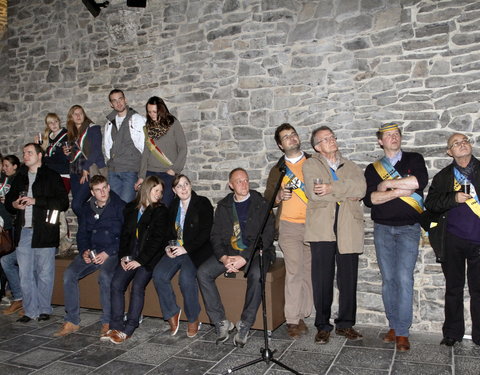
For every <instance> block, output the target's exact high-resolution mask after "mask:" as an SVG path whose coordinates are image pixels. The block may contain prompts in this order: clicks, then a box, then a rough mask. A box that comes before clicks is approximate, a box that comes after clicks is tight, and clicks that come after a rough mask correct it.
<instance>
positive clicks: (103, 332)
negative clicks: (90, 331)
mask: <svg viewBox="0 0 480 375" xmlns="http://www.w3.org/2000/svg"><path fill="white" fill-rule="evenodd" d="M109 330H110V324H108V323H102V327H101V328H100V337H103V336H104V335H106V334H107V332H108V331H109Z"/></svg>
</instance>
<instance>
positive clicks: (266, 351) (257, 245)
mask: <svg viewBox="0 0 480 375" xmlns="http://www.w3.org/2000/svg"><path fill="white" fill-rule="evenodd" d="M285 173H286V167H285V163H283V164H282V165H281V166H280V178H279V179H278V181H277V185H276V186H275V190H274V192H273V195H272V198H271V199H270V202H269V203H268V207H267V210H266V211H265V213H264V217H263V222H262V225H261V226H260V228H259V230H258V232H257V236H256V238H255V242H254V243H253V253H252V256H251V257H250V260H249V262H248V264H247V265H246V267H245V274H244V277H247V276H248V274H249V272H250V268H251V267H252V263H253V258H254V256H255V255H256V254H257V252H258V255H259V265H260V283H261V290H262V317H263V340H264V344H265V347H264V348H261V349H260V354H261V358H257V359H254V360H253V361H250V362H247V363H244V364H243V365H239V366H236V367H234V368H230V369H228V370H227V372H226V373H225V374H231V373H233V372H235V371H238V370H241V369H242V368H245V367H249V366H253V365H255V364H257V363H259V362H265V363H266V364H267V365H269V364H270V362H273V363H275V364H277V365H278V366H280V367H283V368H284V369H285V370H288V371H290V372H291V373H293V374H296V375H301V374H300V373H299V372H298V371H295V370H294V369H292V368H290V367H288V366H287V365H285V364H283V363H282V362H280V361H279V360H277V359H275V358H273V355H274V353H275V352H276V350H273V351H272V350H271V349H270V348H269V343H268V330H267V305H266V298H265V281H266V280H265V278H266V276H267V273H266V272H265V264H264V261H265V259H264V254H263V243H262V233H263V231H264V229H265V226H266V225H267V222H268V218H269V216H270V213H271V212H272V209H273V205H274V203H275V198H276V196H277V193H278V190H279V189H280V186H281V184H282V180H283V177H284V176H285Z"/></svg>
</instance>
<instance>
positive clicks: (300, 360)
mask: <svg viewBox="0 0 480 375" xmlns="http://www.w3.org/2000/svg"><path fill="white" fill-rule="evenodd" d="M334 359H335V356H333V355H329V354H323V353H315V354H312V353H309V352H303V351H292V350H289V351H287V352H286V353H285V354H284V355H282V356H281V357H280V358H278V360H279V361H280V362H282V363H283V364H284V365H286V366H288V367H290V368H292V369H294V370H295V371H298V372H300V373H302V374H307V373H308V374H325V373H326V372H327V370H328V368H329V367H330V365H331V364H332V362H333V360H334ZM273 368H274V369H276V370H282V368H281V367H279V366H278V365H275V366H274V367H273Z"/></svg>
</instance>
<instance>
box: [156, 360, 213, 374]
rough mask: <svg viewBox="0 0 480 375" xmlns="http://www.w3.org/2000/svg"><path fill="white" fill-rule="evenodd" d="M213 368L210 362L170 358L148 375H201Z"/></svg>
mask: <svg viewBox="0 0 480 375" xmlns="http://www.w3.org/2000/svg"><path fill="white" fill-rule="evenodd" d="M212 366H213V363H212V362H206V361H198V360H193V359H185V358H182V359H179V358H175V357H172V358H170V359H169V360H168V361H166V362H165V363H162V365H161V366H158V367H157V368H155V369H154V370H152V371H151V372H149V373H148V375H185V374H188V375H202V374H205V373H206V372H207V371H208V369H210V368H211V367H212Z"/></svg>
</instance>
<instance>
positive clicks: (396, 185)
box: [364, 122, 428, 351]
mask: <svg viewBox="0 0 480 375" xmlns="http://www.w3.org/2000/svg"><path fill="white" fill-rule="evenodd" d="M377 139H378V144H379V145H380V147H381V148H383V151H384V152H385V156H384V157H382V158H381V159H379V160H377V161H376V162H375V163H372V164H370V165H369V166H368V167H367V169H366V170H365V179H366V180H367V193H366V195H365V198H364V203H365V205H366V206H367V207H371V209H372V211H371V214H372V220H373V221H374V223H375V224H374V231H373V237H374V241H375V250H376V253H377V260H378V266H379V268H380V272H381V273H382V298H383V305H384V307H385V314H386V315H387V319H388V324H389V327H390V330H389V331H388V333H387V334H386V335H385V336H384V338H383V341H385V342H396V346H397V350H398V351H408V350H409V349H410V342H409V339H408V336H409V328H410V326H411V324H412V317H413V282H414V281H413V272H414V270H415V263H416V262H417V256H418V244H419V242H420V224H419V220H420V213H421V212H423V189H424V188H425V187H426V186H427V183H428V172H427V168H426V167H425V161H424V160H423V156H422V155H420V154H418V153H416V152H406V151H403V150H402V149H401V146H402V133H401V131H400V128H399V126H398V124H397V123H395V122H391V123H387V124H383V125H382V126H381V127H380V129H379V130H378V132H377Z"/></svg>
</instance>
